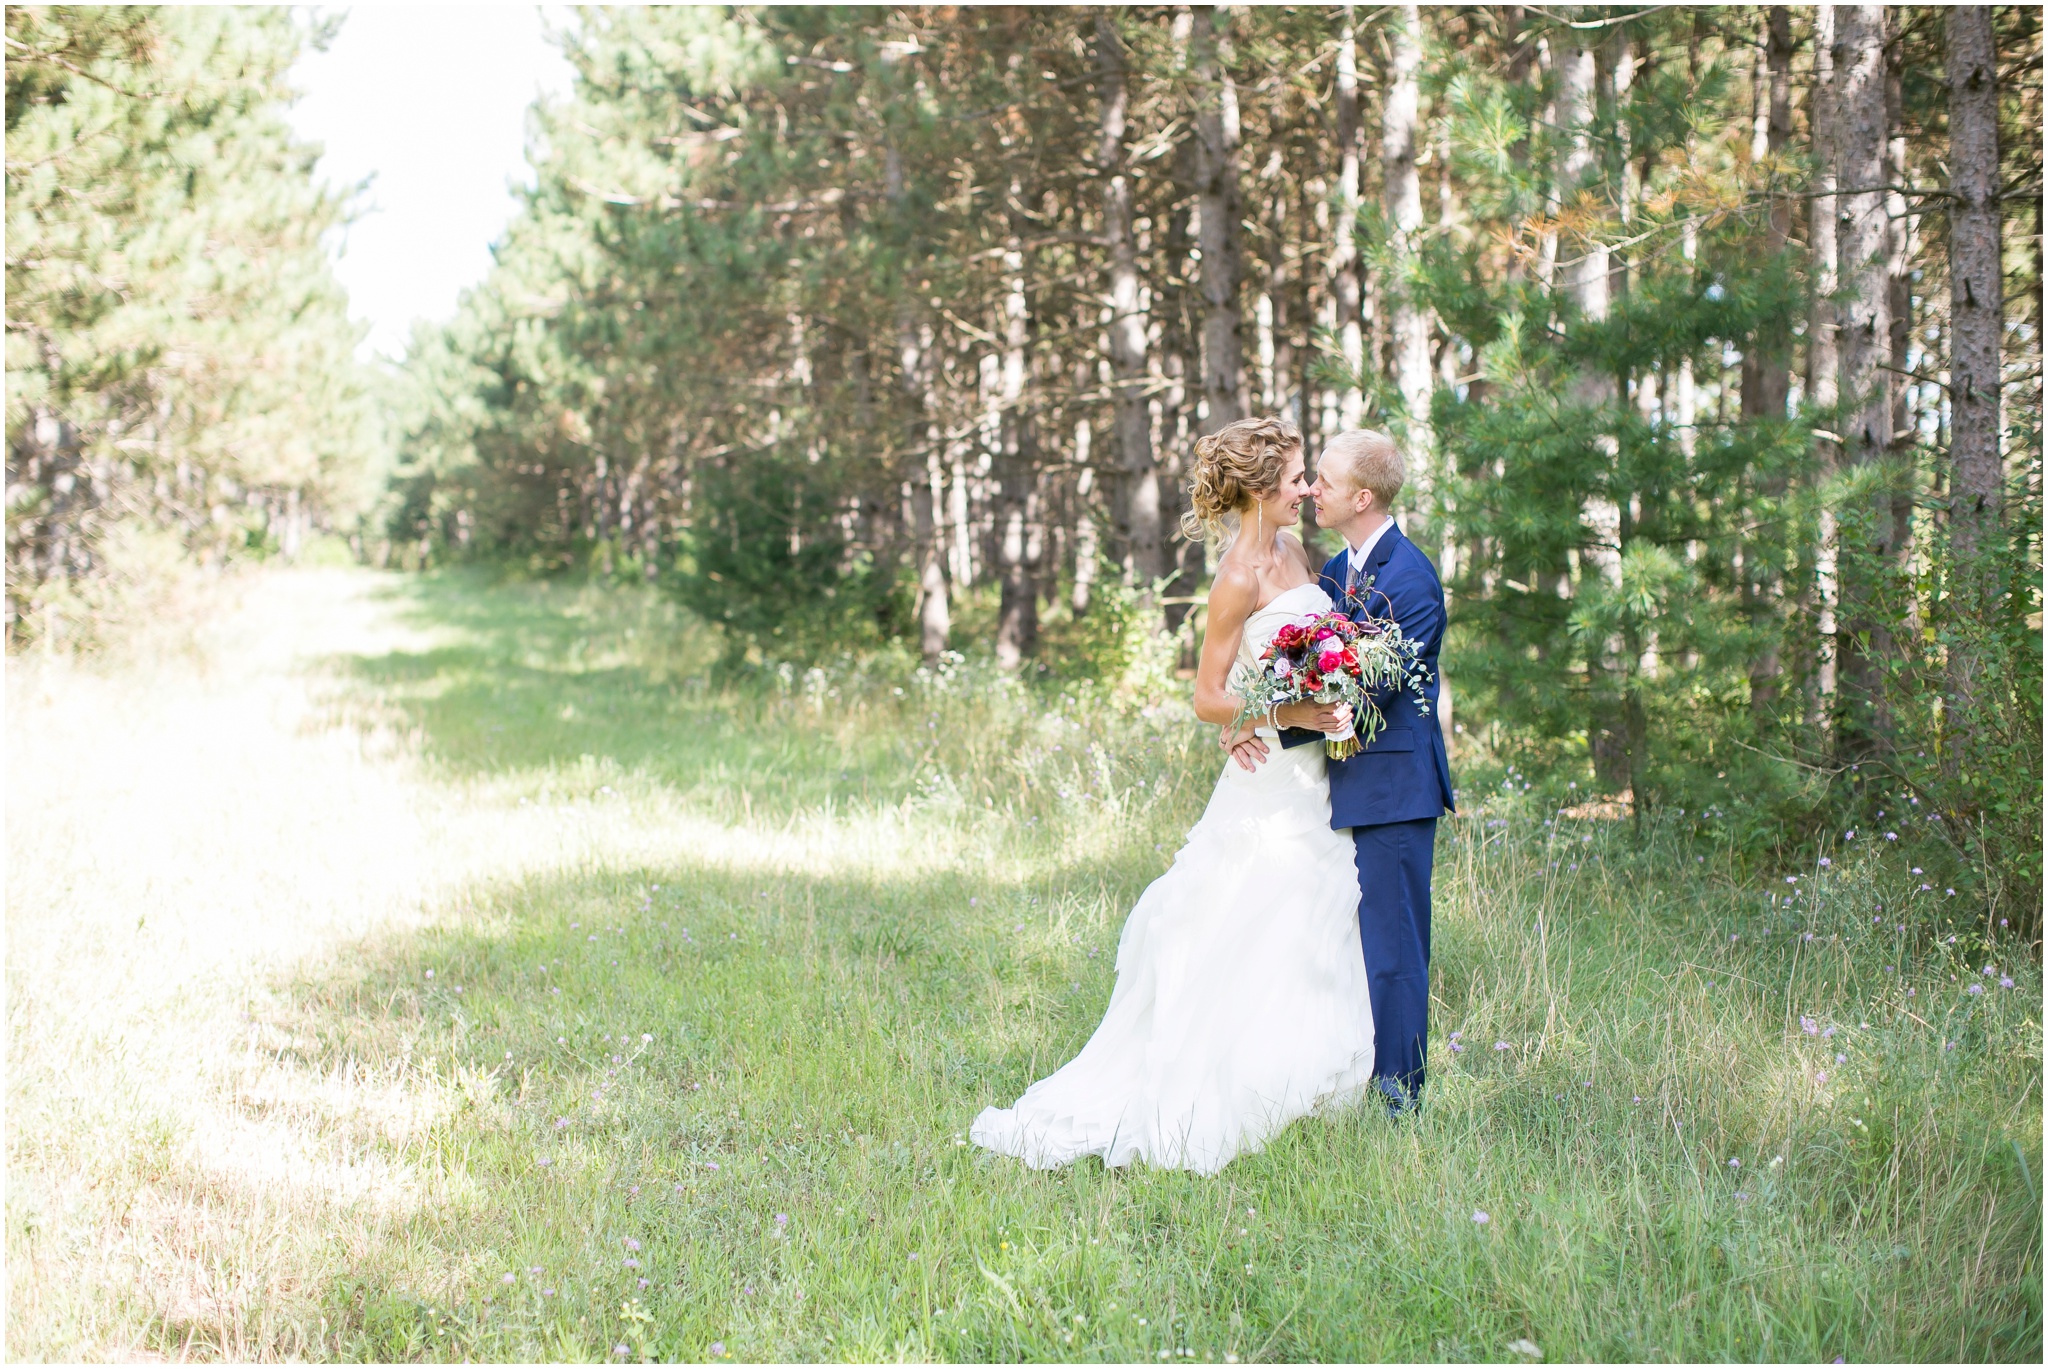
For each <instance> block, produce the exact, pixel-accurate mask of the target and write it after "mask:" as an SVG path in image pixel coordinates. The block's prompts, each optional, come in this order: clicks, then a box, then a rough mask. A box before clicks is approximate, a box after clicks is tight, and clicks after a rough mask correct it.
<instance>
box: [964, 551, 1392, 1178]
mask: <svg viewBox="0 0 2048 1369" xmlns="http://www.w3.org/2000/svg"><path fill="white" fill-rule="evenodd" d="M1329 607H1330V599H1329V596H1328V595H1326V594H1324V593H1323V591H1322V590H1321V589H1320V588H1319V587H1317V586H1315V585H1312V584H1311V585H1300V586H1297V587H1296V588H1294V589H1291V590H1287V591H1286V592H1284V593H1282V594H1280V595H1277V596H1276V597H1275V598H1274V599H1273V601H1272V602H1271V603H1269V604H1267V605H1266V606H1265V607H1264V608H1261V609H1258V610H1256V611H1255V612H1254V613H1253V614H1252V615H1251V617H1250V618H1249V619H1247V620H1246V622H1245V628H1244V640H1243V644H1242V645H1241V647H1240V648H1239V652H1238V659H1239V661H1240V662H1242V663H1245V664H1250V663H1251V662H1253V661H1255V660H1256V659H1257V657H1258V655H1259V653H1260V652H1262V651H1264V650H1265V647H1266V644H1267V643H1268V642H1270V641H1271V640H1272V637H1273V634H1274V633H1275V632H1277V631H1279V629H1280V627H1281V625H1282V624H1284V623H1288V622H1298V621H1301V620H1302V619H1304V618H1307V617H1310V616H1312V615H1314V614H1317V613H1321V612H1323V611H1325V610H1327V609H1328V608H1329ZM1261 730H1262V731H1264V729H1261ZM1266 735H1267V736H1268V737H1269V738H1270V737H1271V735H1272V734H1271V733H1270V732H1267V733H1266ZM1323 764H1324V762H1323V748H1322V747H1320V746H1297V747H1291V748H1282V747H1280V746H1279V745H1277V744H1271V746H1270V751H1269V754H1268V755H1267V758H1266V760H1265V761H1264V762H1262V763H1261V764H1260V765H1259V767H1258V769H1256V770H1254V771H1250V772H1247V771H1246V770H1244V769H1243V768H1242V767H1241V766H1239V765H1238V764H1237V763H1236V762H1235V761H1234V760H1230V759H1229V758H1227V757H1226V758H1225V762H1224V766H1223V775H1222V777H1221V778H1220V779H1218V780H1217V781H1216V791H1215V793H1213V794H1212V795H1210V798H1209V806H1208V808H1207V809H1205V810H1204V811H1203V813H1202V818H1201V821H1200V822H1197V823H1196V824H1195V827H1194V830H1193V831H1191V832H1189V833H1188V839H1187V844H1186V845H1184V846H1182V847H1181V849H1180V851H1179V853H1178V854H1176V855H1175V856H1174V858H1173V865H1172V868H1170V869H1168V870H1167V871H1166V873H1165V874H1163V875H1161V876H1160V877H1159V878H1158V879H1156V880H1154V881H1153V882H1152V884H1151V886H1150V887H1149V888H1147V889H1146V890H1145V892H1144V893H1143V894H1141V895H1140V896H1139V898H1138V903H1137V906H1136V907H1135V908H1133V909H1132V910H1131V915H1130V917H1129V919H1128V920H1127V921H1126V922H1125V923H1124V930H1123V937H1122V939H1121V940H1120V942H1119V943H1118V945H1117V952H1116V988H1115V989H1114V990H1113V991H1112V992H1111V994H1110V998H1109V1008H1108V1010H1107V1011H1105V1012H1104V1013H1103V1016H1102V1024H1101V1025H1100V1026H1098V1027H1097V1028H1096V1029H1095V1035H1094V1036H1092V1037H1090V1038H1089V1040H1088V1044H1087V1045H1085V1046H1083V1047H1082V1048H1081V1053H1080V1054H1079V1055H1077V1056H1075V1057H1074V1059H1073V1060H1072V1061H1071V1062H1069V1063H1068V1064H1067V1065H1066V1066H1065V1067H1064V1068H1063V1069H1061V1070H1059V1071H1058V1072H1057V1073H1055V1074H1053V1075H1051V1076H1050V1077H1048V1078H1045V1079H1041V1080H1039V1081H1038V1082H1037V1083H1036V1084H1033V1085H1032V1086H1031V1087H1030V1088H1029V1089H1027V1090H1026V1091H1025V1093H1024V1096H1023V1097H1022V1098H1019V1099H1018V1100H1017V1104H1016V1106H1015V1107H1010V1108H988V1109H986V1110H984V1111H983V1112H982V1114H981V1115H980V1116H979V1117H977V1118H975V1119H974V1126H973V1128H972V1130H971V1132H970V1134H971V1135H972V1137H973V1139H974V1142H975V1144H976V1145H979V1146H984V1147H986V1148H988V1149H989V1150H993V1151H997V1152H1000V1153H1001V1154H1004V1155H1014V1156H1017V1157H1018V1158H1019V1159H1021V1160H1023V1161H1024V1162H1025V1163H1026V1164H1028V1165H1031V1166H1032V1167H1034V1168H1037V1169H1051V1168H1055V1167H1057V1166H1060V1165H1065V1164H1070V1163H1072V1162H1073V1161H1075V1160H1078V1159H1080V1158H1081V1157H1083V1156H1086V1155H1099V1156H1101V1157H1102V1160H1103V1163H1104V1164H1107V1165H1126V1164H1129V1163H1130V1162H1131V1161H1133V1160H1143V1161H1145V1162H1146V1163H1147V1164H1152V1165H1159V1166H1163V1167H1168V1168H1175V1169H1190V1170H1194V1171H1195V1172H1196V1173H1199V1174H1214V1173H1215V1172H1216V1171H1217V1170H1220V1169H1222V1168H1223V1166H1225V1165H1226V1164H1228V1163H1230V1161H1231V1160H1232V1159H1233V1158H1234V1157H1235V1156H1237V1155H1238V1154H1239V1153H1240V1152H1243V1151H1248V1150H1257V1149H1259V1148H1260V1147H1261V1146H1262V1145H1263V1144H1264V1143H1265V1142H1266V1140H1267V1139H1268V1138H1269V1137H1271V1136H1273V1135H1274V1134H1275V1133H1277V1132H1278V1131H1279V1130H1280V1129H1281V1128H1282V1127H1284V1126H1286V1125H1287V1124H1288V1123H1289V1122H1291V1121H1293V1120H1294V1119H1295V1118H1297V1117H1300V1116H1302V1115H1303V1114H1304V1113H1307V1112H1309V1111H1310V1110H1311V1109H1313V1108H1315V1107H1316V1106H1317V1105H1318V1104H1322V1103H1336V1102H1344V1101H1348V1100H1350V1099H1353V1098H1356V1097H1358V1096H1360V1095H1362V1094H1363V1093H1364V1092H1365V1091H1366V1090H1367V1089H1368V1088H1369V1087H1370V1085H1371V1077H1372V1066H1373V1029H1372V1003H1371V1000H1370V997H1369V995H1368V992H1367V988H1366V975H1365V959H1364V956H1363V954H1362V953H1361V951H1360V948H1359V939H1358V874H1357V870H1356V867H1355V865H1354V863H1353V855H1352V843H1351V837H1350V834H1349V833H1348V832H1337V831H1332V830H1331V828H1330V788H1329V780H1328V778H1327V777H1326V776H1325V774H1324V770H1323Z"/></svg>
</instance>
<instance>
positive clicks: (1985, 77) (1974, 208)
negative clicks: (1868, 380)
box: [1947, 5, 2005, 727]
mask: <svg viewBox="0 0 2048 1369" xmlns="http://www.w3.org/2000/svg"><path fill="white" fill-rule="evenodd" d="M1948 99H1949V104H1948V137H1949V192H1950V194H1951V195H1952V196H1953V198H1952V199H1951V200H1950V201H1949V334H1950V337H1949V405H1950V415H1951V417H1950V420H1949V446H1948V454H1949V472H1948V477H1949V515H1948V516H1949V557H1950V564H1949V566H1948V567H1947V571H1948V583H1949V603H1950V606H1951V611H1953V612H1955V613H1957V614H1959V615H1964V614H1983V613H1986V612H1988V611H1989V609H1990V608H1991V604H1990V592H1991V590H1992V588H1993V586H1994V584H1995V582H1994V580H1993V578H1992V577H1991V576H1989V575H1987V574H1986V573H1985V569H1986V568H1985V566H1984V564H1983V557H1984V553H1985V552H1986V551H1987V550H1989V549H1990V548H1991V547H1992V545H1993V544H1994V543H1995V540H1996V539H1997V537H1998V533H1999V524H2000V505H2001V503H2002V501H2003V497H2004V488H2003V486H2004V464H2003V460H2002V458H2001V454H2000V451H1999V427H2000V423H1999V380H2000V374H2001V372H2000V359H1999V347H2000V344H2001V341H2002V339H2003V338H2004V335H2005V302H2004V298H2005V297H2004V289H2003V279H2002V264H2001V263H2002V254H2003V244H2002V241H2001V238H2002V229H2001V225H2000V211H1999V206H1998V58H1997V53H1996V52H1995V51H1994V49H1993V46H1992V29H1991V11H1990V10H1989V9H1988V8H1986V7H1984V6H1981V5H1967V6H1957V7H1956V8H1954V9H1951V10H1950V11H1949V12H1948ZM1977 666H1978V663H1977V660H1976V656H1975V653H1974V652H1971V651H1968V650H1966V649H1956V650H1952V651H1951V652H1950V656H1949V694H1950V701H1949V702H1950V706H1949V708H1948V710H1947V717H1948V718H1949V719H1950V720H1951V722H1950V726H1952V727H1968V726H1970V719H1971V716H1972V704H1973V702H1974V700H1975V697H1976V685H1975V679H1976V674H1977Z"/></svg>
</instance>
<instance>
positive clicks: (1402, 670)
mask: <svg viewBox="0 0 2048 1369" xmlns="http://www.w3.org/2000/svg"><path fill="white" fill-rule="evenodd" d="M1421 651H1422V644H1421V643H1420V642H1415V641H1410V640H1409V639H1408V638H1406V637H1403V636H1402V635H1401V627H1400V624H1398V623H1396V622H1395V621H1394V620H1393V619H1391V618H1374V617H1371V616H1367V617H1366V618H1365V619H1364V620H1363V621H1354V620H1352V619H1350V618H1346V617H1344V616H1343V615H1342V614H1339V613H1324V614H1320V615H1318V616H1317V617H1315V618H1313V619H1311V620H1309V621H1308V622H1305V623H1290V624H1288V625H1287V626H1286V627H1283V628H1281V629H1280V630H1279V631H1278V632H1276V633H1274V634H1273V640H1272V641H1271V642H1270V643H1268V644H1267V646H1266V650H1265V651H1264V653H1263V654H1261V655H1260V657H1259V662H1258V669H1257V670H1256V671H1246V672H1244V673H1243V676H1242V678H1241V679H1240V680H1239V681H1238V682H1237V692H1238V696H1239V697H1240V698H1241V699H1243V700H1244V704H1243V707H1242V709H1241V710H1240V711H1239V713H1238V722H1239V723H1240V724H1242V723H1243V721H1244V720H1245V719H1246V718H1257V717H1263V716H1266V715H1267V714H1269V713H1271V711H1272V710H1273V709H1275V708H1278V707H1279V706H1280V705H1282V704H1294V703H1310V702H1313V703H1345V704H1349V705H1350V706H1351V726H1350V727H1348V728H1346V729H1345V730H1344V732H1343V733H1342V734H1341V735H1339V736H1334V737H1331V738H1329V739H1328V740H1327V741H1326V742H1325V743H1324V747H1325V751H1326V753H1327V754H1328V755H1329V757H1330V759H1331V760H1339V761H1341V760H1344V759H1346V758H1348V757H1351V756H1355V755H1357V754H1358V753H1359V752H1360V751H1361V750H1363V749H1364V748H1365V747H1367V746H1370V745H1372V739H1373V738H1374V737H1376V736H1378V735H1379V732H1380V729H1381V728H1382V727H1384V726H1385V725H1386V717H1385V716H1384V715H1383V714H1382V713H1381V712H1380V709H1379V705H1377V704H1375V703H1374V702H1373V700H1372V695H1373V691H1375V690H1382V689H1389V688H1400V689H1409V690H1412V691H1414V694H1415V702H1416V704H1417V706H1418V707H1419V708H1420V709H1421V710H1422V711H1423V712H1424V713H1427V712H1429V700H1428V698H1427V697H1426V696H1425V695H1424V694H1423V686H1424V685H1425V684H1426V683H1427V682H1428V679H1429V668H1428V667H1427V666H1425V665H1423V664H1422V663H1421V661H1420V659H1419V657H1420V654H1421ZM1360 732H1363V733H1364V738H1363V740H1361V739H1360V736H1359V734H1360Z"/></svg>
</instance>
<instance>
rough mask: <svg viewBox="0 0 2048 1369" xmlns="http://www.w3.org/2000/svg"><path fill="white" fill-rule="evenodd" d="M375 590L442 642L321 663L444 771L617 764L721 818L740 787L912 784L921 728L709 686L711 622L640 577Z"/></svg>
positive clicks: (434, 580) (765, 809) (881, 795)
mask: <svg viewBox="0 0 2048 1369" xmlns="http://www.w3.org/2000/svg"><path fill="white" fill-rule="evenodd" d="M381 593H382V595H383V597H384V598H385V599H386V600H387V601H389V602H391V603H392V604H393V606H394V607H395V609H396V612H397V614H398V616H399V618H400V620H401V621H402V622H404V623H405V624H406V625H407V626H409V627H412V628H414V629H418V630H424V631H428V632H431V633H434V634H436V635H437V636H440V637H442V638H444V639H452V640H446V641H445V642H444V644H442V645H436V646H432V647H429V648H427V649H425V650H418V651H394V652H389V653H385V654H382V655H376V656H348V657H343V658H340V659H338V660H335V661H332V662H330V663H329V664H330V666H331V667H333V668H334V669H335V670H336V671H337V673H339V674H340V675H341V676H342V677H343V678H344V679H345V680H347V681H349V682H351V683H352V684H353V685H354V686H356V688H357V689H358V690H359V691H362V692H365V693H367V694H368V695H369V696H371V697H373V698H374V699H375V700H376V701H377V703H378V704H379V706H380V711H382V712H385V713H386V714H387V716H388V711H389V710H396V711H397V713H398V714H399V715H400V716H402V718H403V719H404V721H405V724H406V726H407V727H408V728H410V729H413V730H416V731H417V733H418V735H419V736H420V739H421V742H422V745H423V748H424V751H425V754H426V756H427V757H428V759H429V760H430V761H432V762H433V763H434V764H435V765H436V766H437V767H439V768H440V769H441V770H442V772H443V773H444V774H446V775H448V776H449V777H451V778H454V779H458V780H467V781H483V782H492V781H506V782H509V783H511V784H513V785H514V786H516V787H526V788H532V789H534V790H536V791H537V792H538V791H540V790H542V789H543V787H544V786H545V785H547V783H548V782H549V781H550V780H560V781H563V782H566V784H567V786H568V788H569V789H570V790H571V791H574V790H576V789H578V788H579V787H581V788H593V789H594V788H595V787H596V785H597V784H598V783H599V782H600V780H601V779H602V778H605V777H607V776H609V777H611V778H616V777H617V776H619V775H621V774H624V775H631V776H636V777H640V778H643V779H645V780H646V781H648V782H650V783H653V784H656V785H660V786H662V787H665V788H668V789H670V790H673V791H674V792H676V793H678V794H680V795H683V796H685V797H686V798H690V799H692V800H694V801H696V802H699V803H701V804H702V805H704V806H705V807H706V808H707V809H708V810H709V811H713V812H716V813H718V814H719V815H721V816H730V815H731V813H733V812H737V811H739V807H738V804H737V803H736V802H735V799H736V795H738V794H739V793H741V792H744V795H745V805H746V809H745V811H746V812H748V813H750V814H751V813H763V814H767V815H773V816H779V817H786V816H788V815H790V814H792V813H795V812H799V811H802V810H805V809H808V808H815V807H817V806H819V805H821V804H824V803H827V802H856V803H884V804H886V803H895V802H899V801H900V800H901V799H902V798H903V797H905V795H907V794H908V793H910V792H912V787H913V786H912V783H911V776H912V774H913V772H914V770H915V768H916V766H915V762H916V757H917V755H918V753H919V743H920V742H921V741H922V738H920V737H918V736H916V735H915V734H913V733H910V732H909V731H907V730H905V731H903V732H902V733H901V734H900V735H895V736H891V735H888V734H887V733H886V732H884V733H881V734H879V735H878V734H876V733H875V732H873V731H872V730H863V731H862V732H860V733H859V734H852V733H849V732H848V731H847V730H846V729H843V728H833V727H830V726H826V725H819V726H797V727H792V726H791V725H790V720H789V719H788V718H787V717H786V716H778V717H777V718H776V719H775V720H774V721H773V722H772V723H771V722H770V721H769V720H768V717H767V714H766V710H765V708H764V705H766V704H767V703H768V702H769V701H768V700H767V699H766V698H756V699H750V698H747V697H744V696H741V697H735V696H733V695H732V694H730V693H728V692H726V691H724V690H722V689H716V688H713V687H712V685H713V683H714V681H713V675H714V673H715V664H716V658H717V646H716V643H715V642H714V641H713V640H712V639H711V637H710V635H709V632H708V630H707V629H705V628H704V627H703V626H702V625H700V624H698V623H696V622H695V621H694V620H693V619H691V618H690V616H689V615H688V614H687V613H686V612H684V611H683V610H681V609H679V608H678V607H677V606H675V605H674V604H672V603H670V602H668V601H666V600H664V599H661V598H659V597H658V596H656V595H655V594H654V593H653V592H651V591H621V590H617V589H608V588H603V587H576V586H564V585H559V584H553V583H549V582H535V581H520V580H494V579H492V578H491V577H490V576H488V575H487V574H485V573H483V572H477V571H452V572H443V573H439V574H434V575H424V576H415V577H409V578H407V579H405V580H403V581H400V582H398V583H396V584H393V585H391V586H390V587H388V588H386V589H384V590H383V591H381ZM555 787H556V788H557V789H558V790H559V789H560V788H561V787H562V784H561V783H557V784H556V786H555Z"/></svg>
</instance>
